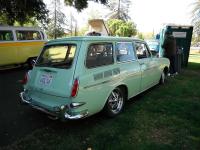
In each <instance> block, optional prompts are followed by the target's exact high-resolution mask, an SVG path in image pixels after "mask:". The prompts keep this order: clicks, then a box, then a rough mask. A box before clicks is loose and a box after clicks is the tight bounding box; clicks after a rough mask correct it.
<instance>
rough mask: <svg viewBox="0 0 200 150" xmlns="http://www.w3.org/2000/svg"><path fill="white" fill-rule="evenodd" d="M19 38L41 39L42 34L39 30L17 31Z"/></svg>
mask: <svg viewBox="0 0 200 150" xmlns="http://www.w3.org/2000/svg"><path fill="white" fill-rule="evenodd" d="M16 34H17V40H19V41H20V40H41V39H42V38H41V35H40V33H39V32H38V31H20V30H18V31H16Z"/></svg>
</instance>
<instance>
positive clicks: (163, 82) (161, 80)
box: [159, 71, 166, 85]
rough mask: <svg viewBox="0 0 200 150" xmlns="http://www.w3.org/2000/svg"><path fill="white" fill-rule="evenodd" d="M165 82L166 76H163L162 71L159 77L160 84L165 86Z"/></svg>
mask: <svg viewBox="0 0 200 150" xmlns="http://www.w3.org/2000/svg"><path fill="white" fill-rule="evenodd" d="M165 80H166V75H165V72H164V71H163V72H162V74H161V77H160V82H159V83H160V84H161V85H162V84H165Z"/></svg>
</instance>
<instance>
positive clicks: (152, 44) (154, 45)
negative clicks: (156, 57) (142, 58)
mask: <svg viewBox="0 0 200 150" xmlns="http://www.w3.org/2000/svg"><path fill="white" fill-rule="evenodd" d="M147 44H148V46H149V48H150V50H154V51H159V43H158V42H156V41H148V42H147Z"/></svg>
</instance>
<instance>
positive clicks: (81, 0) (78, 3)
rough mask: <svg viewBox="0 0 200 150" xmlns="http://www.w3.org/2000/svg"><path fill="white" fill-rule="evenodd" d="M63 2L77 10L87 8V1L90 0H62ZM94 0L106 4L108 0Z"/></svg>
mask: <svg viewBox="0 0 200 150" xmlns="http://www.w3.org/2000/svg"><path fill="white" fill-rule="evenodd" d="M64 1H65V4H66V5H68V6H73V7H75V8H76V9H77V10H78V11H81V10H83V9H84V8H87V6H88V1H91V0H64ZM93 1H95V2H99V3H102V4H107V3H108V0H93Z"/></svg>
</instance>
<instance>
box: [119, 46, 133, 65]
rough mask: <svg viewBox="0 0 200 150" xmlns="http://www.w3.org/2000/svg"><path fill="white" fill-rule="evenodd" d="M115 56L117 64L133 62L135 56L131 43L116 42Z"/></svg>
mask: <svg viewBox="0 0 200 150" xmlns="http://www.w3.org/2000/svg"><path fill="white" fill-rule="evenodd" d="M116 56H117V61H118V62H124V61H131V60H135V59H136V56H135V53H134V47H133V44H132V42H118V43H117V44H116Z"/></svg>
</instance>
